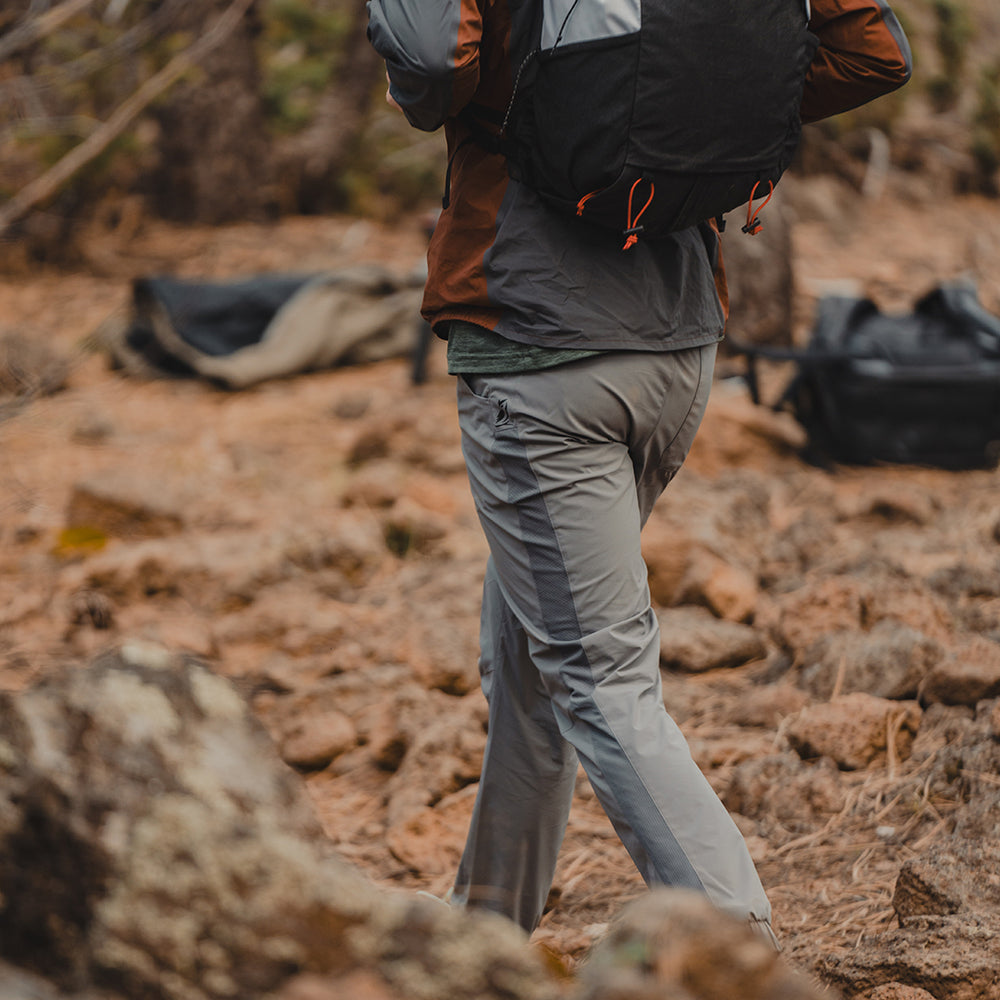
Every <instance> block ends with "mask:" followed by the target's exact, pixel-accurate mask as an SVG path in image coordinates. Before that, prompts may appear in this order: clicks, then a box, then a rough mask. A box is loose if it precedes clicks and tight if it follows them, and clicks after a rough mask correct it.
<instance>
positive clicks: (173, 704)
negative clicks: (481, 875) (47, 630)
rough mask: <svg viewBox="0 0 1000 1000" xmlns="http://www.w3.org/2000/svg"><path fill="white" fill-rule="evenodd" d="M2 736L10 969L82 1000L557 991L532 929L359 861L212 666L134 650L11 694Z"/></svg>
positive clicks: (3, 906)
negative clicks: (290, 988)
mask: <svg viewBox="0 0 1000 1000" xmlns="http://www.w3.org/2000/svg"><path fill="white" fill-rule="evenodd" d="M0 733H2V737H0V959H5V960H7V961H8V962H9V963H11V964H14V965H16V966H19V967H21V968H24V969H28V970H31V971H34V972H36V973H40V974H44V975H45V976H46V977H48V979H50V980H51V981H52V982H54V983H55V984H56V986H58V987H59V988H60V989H62V990H64V991H83V990H91V989H113V990H117V991H119V992H121V993H123V994H125V995H126V996H129V997H136V998H146V997H149V998H164V1000H221V998H227V1000H228V998H234V997H238V998H240V1000H249V998H253V997H258V996H263V995H264V994H266V993H268V992H272V991H275V990H278V989H281V988H282V987H283V984H285V983H286V981H287V980H288V979H289V977H290V976H292V975H293V974H298V973H312V974H315V975H317V976H321V977H327V978H332V979H334V980H336V979H338V978H342V977H346V976H350V974H351V973H352V972H354V971H358V970H362V971H366V972H367V973H368V974H369V976H370V978H372V977H373V979H374V981H376V982H378V983H380V984H382V985H384V987H385V989H384V990H383V992H384V993H385V995H387V996H394V995H396V993H398V994H400V995H403V996H406V997H407V998H414V1000H416V998H426V1000H438V998H440V997H444V996H447V997H450V998H460V997H469V998H472V997H477V998H486V997H497V998H499V997H501V996H503V997H510V996H517V997H520V998H528V997H531V998H537V1000H543V998H548V997H553V996H555V995H556V992H557V991H556V986H555V984H554V980H553V979H552V978H551V976H550V974H549V973H548V972H547V971H546V969H545V968H544V966H543V965H542V963H541V961H540V959H539V958H538V957H537V956H536V955H534V954H533V953H532V952H530V951H529V950H527V949H526V948H525V947H524V938H523V934H522V933H521V932H520V930H519V929H518V928H516V927H515V926H514V925H513V924H510V923H508V922H507V921H504V920H502V919H500V918H497V917H490V916H489V915H469V914H461V913H459V912H456V911H453V910H452V909H450V908H449V907H445V906H441V905H440V904H437V903H434V902H432V901H427V900H423V899H420V898H417V897H413V896H407V895H404V894H401V893H398V894H387V893H382V892H380V891H379V890H377V889H376V887H375V886H374V885H373V884H372V883H370V882H369V881H368V880H367V879H365V878H364V877H362V876H361V875H360V873H358V872H356V871H354V870H353V869H351V868H350V867H349V866H347V865H346V864H345V863H343V862H342V861H340V860H339V859H338V858H337V857H336V856H335V855H334V854H333V852H332V849H331V845H330V842H329V841H328V840H327V838H326V837H325V835H324V833H323V831H322V830H321V828H320V826H319V823H318V821H317V819H316V818H315V814H314V813H313V811H312V807H311V804H310V802H309V799H308V797H307V795H306V794H305V790H304V786H303V785H302V783H301V781H300V779H299V778H298V776H297V775H296V774H295V773H294V772H293V771H292V770H291V769H289V768H288V767H287V766H286V765H285V764H284V763H282V761H281V760H280V759H279V757H278V755H277V752H276V751H275V749H274V746H273V744H272V742H271V740H270V738H269V737H268V735H267V734H266V732H265V731H264V729H263V728H262V727H261V726H260V725H259V724H258V723H257V722H256V720H255V719H254V718H253V716H252V715H251V714H250V712H249V711H248V709H247V707H246V705H245V703H244V701H243V699H242V698H241V697H240V696H239V695H238V694H237V692H236V690H235V689H234V688H233V687H232V686H231V685H230V684H229V682H227V681H225V680H224V679H222V678H220V677H218V676H216V675H214V674H212V673H211V672H209V671H208V670H207V669H205V667H204V666H202V665H200V664H199V663H198V662H197V661H195V660H193V659H190V658H185V657H178V656H172V655H170V654H167V653H166V652H164V651H163V650H161V649H158V648H149V647H126V648H123V649H122V650H121V651H119V652H115V653H111V654H107V655H105V656H103V657H101V658H99V659H98V660H97V661H96V662H94V663H93V664H92V665H91V666H90V667H89V668H86V669H83V668H71V669H67V670H66V671H65V672H63V673H61V674H58V675H54V676H52V677H50V678H49V679H47V680H46V681H44V682H43V683H41V684H40V685H39V686H37V687H35V688H32V689H29V690H27V691H24V692H22V693H19V694H13V693H4V694H0ZM29 995H30V994H29ZM40 995H41V996H44V995H45V994H44V993H42V994H40Z"/></svg>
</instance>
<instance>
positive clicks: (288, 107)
mask: <svg viewBox="0 0 1000 1000" xmlns="http://www.w3.org/2000/svg"><path fill="white" fill-rule="evenodd" d="M893 6H894V9H895V10H896V11H897V13H898V15H899V17H900V20H901V21H902V22H903V24H904V26H905V28H906V30H907V32H908V34H909V36H910V38H911V42H912V44H913V48H914V55H915V74H914V80H913V82H912V83H911V85H910V86H909V87H907V88H905V89H904V90H903V91H901V92H899V93H898V94H896V95H892V96H891V97H889V98H887V99H884V100H882V101H879V102H876V103H875V104H873V105H870V106H868V107H866V108H864V109H862V110H861V111H859V112H856V113H853V114H849V115H844V116H841V117H840V118H838V119H835V120H833V121H831V122H828V123H824V124H823V125H822V126H820V127H818V128H816V129H809V130H807V133H808V134H807V137H806V140H805V141H804V142H803V147H802V153H801V156H800V163H799V164H798V169H799V170H802V171H806V172H809V171H834V172H837V173H840V174H841V175H843V176H844V177H846V178H847V179H849V180H852V181H854V182H857V183H860V178H861V177H862V176H863V174H864V168H865V163H866V162H867V160H869V159H870V158H871V156H872V155H873V151H874V150H875V149H876V147H877V146H881V148H888V150H889V155H890V156H891V159H892V162H893V163H894V164H895V165H896V166H898V167H900V168H902V169H903V170H905V171H908V172H910V173H913V174H915V175H916V174H920V175H921V176H925V177H929V178H930V179H931V182H932V184H933V185H934V189H935V190H936V191H937V193H938V194H939V195H942V196H943V195H950V194H952V193H959V194H964V193H979V194H985V195H990V196H996V195H997V193H998V180H1000V178H998V171H1000V4H998V3H997V0H895V3H894V5H893ZM366 24H367V14H366V10H365V5H364V3H363V2H361V0H0V230H2V231H0V243H2V244H5V245H6V246H7V247H10V246H11V245H13V244H16V245H17V246H18V248H19V251H20V254H21V256H22V257H25V256H26V257H27V258H28V259H32V260H59V259H72V257H73V255H74V246H75V245H76V243H77V241H78V240H79V239H80V238H81V233H86V234H87V238H92V236H93V234H94V233H95V232H99V231H101V229H106V230H121V229H126V230H127V229H128V227H134V226H136V225H138V224H139V223H140V221H141V220H143V219H146V218H150V217H154V218H162V219H166V220H172V221H177V222H185V223H186V222H199V223H209V224H212V223H222V222H231V221H235V220H253V221H259V220H262V219H274V218H277V217H280V216H282V215H284V214H289V213H306V214H310V213H325V212H347V213H355V214H359V215H365V216H370V217H375V218H378V219H380V220H383V221H385V220H391V219H392V218H393V217H395V216H398V215H399V213H405V212H410V211H413V210H415V209H425V208H427V207H430V206H432V205H434V204H435V203H436V202H437V199H438V198H439V197H440V188H441V178H442V176H443V172H444V158H445V152H444V147H443V139H442V137H441V136H440V135H429V136H428V135H424V134H422V133H418V132H414V131H412V130H410V129H409V127H408V126H407V125H406V123H405V121H404V120H403V119H402V117H401V116H400V115H399V114H398V113H395V112H393V111H392V110H391V109H389V108H388V107H387V106H386V105H385V103H384V101H383V94H384V73H383V67H382V65H381V63H380V61H379V59H378V58H377V56H376V55H375V53H374V52H373V51H372V50H371V48H370V46H369V45H368V44H367V41H366V37H365V28H366ZM879 137H881V138H879ZM886 140H887V141H886Z"/></svg>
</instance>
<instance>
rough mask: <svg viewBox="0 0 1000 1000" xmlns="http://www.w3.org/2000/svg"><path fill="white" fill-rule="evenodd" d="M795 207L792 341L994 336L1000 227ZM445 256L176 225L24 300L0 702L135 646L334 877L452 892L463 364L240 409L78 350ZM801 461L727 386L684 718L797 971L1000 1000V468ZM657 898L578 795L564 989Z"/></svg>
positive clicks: (650, 553) (464, 577) (25, 278)
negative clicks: (835, 297)
mask: <svg viewBox="0 0 1000 1000" xmlns="http://www.w3.org/2000/svg"><path fill="white" fill-rule="evenodd" d="M788 188H789V189H790V190H791V197H790V198H789V211H790V214H791V218H792V223H793V225H792V233H793V243H794V249H795V267H796V281H797V288H798V292H797V295H796V298H795V309H794V316H795V321H796V336H797V337H798V338H800V339H801V338H802V337H803V336H804V335H805V332H806V329H807V327H808V324H809V322H810V318H811V315H812V310H813V307H814V305H815V300H816V297H817V295H819V294H821V293H822V292H823V291H825V290H828V289H829V288H831V287H845V283H847V285H848V286H849V287H852V288H855V289H857V290H861V291H864V292H866V293H868V294H871V295H872V296H873V297H874V298H875V299H876V301H877V302H879V304H881V305H883V306H884V307H886V308H906V307H908V306H909V305H911V304H912V302H913V300H914V299H915V297H916V296H918V295H920V294H922V293H923V292H925V291H926V290H928V289H929V288H930V287H932V286H933V285H934V284H935V283H937V282H938V281H941V280H946V279H950V278H953V277H956V276H958V275H968V276H971V277H973V278H974V279H975V280H976V281H977V283H978V285H979V289H980V294H981V296H982V299H983V301H984V303H985V304H986V305H987V306H988V307H989V308H991V309H993V310H994V311H998V310H1000V205H998V204H997V203H995V202H988V201H982V200H976V199H967V200H954V201H949V202H948V203H947V204H946V205H944V206H942V205H941V204H940V203H939V202H937V201H935V197H934V192H933V191H930V192H929V191H926V190H923V189H918V188H912V189H911V188H908V187H906V183H905V179H903V180H901V182H900V187H899V190H900V191H901V192H902V193H901V194H892V193H885V194H883V195H882V196H881V197H879V198H877V199H867V200H865V199H862V198H861V197H859V196H858V195H857V194H855V193H854V191H853V190H852V189H850V188H848V187H846V186H845V185H843V184H841V183H840V182H836V181H833V180H830V179H823V178H819V179H815V180H812V181H809V182H804V181H798V182H793V180H792V179H790V181H789V184H788ZM892 190H894V189H893V188H892V187H891V186H890V191H892ZM730 238H738V236H737V235H736V234H734V235H733V236H732V237H730ZM422 247H423V234H422V229H421V226H420V224H419V221H418V220H413V221H412V222H411V221H407V222H406V223H404V224H401V225H400V226H398V227H395V228H392V229H389V228H385V227H378V226H374V225H372V224H369V223H366V222H359V221H355V220H348V219H313V220H291V221H285V222H282V223H280V224H279V225H276V226H273V227H251V226H247V227H234V228H229V229H223V230H202V229H198V230H178V229H170V228H167V227H162V226H149V227H144V228H142V229H140V230H139V232H138V233H129V234H123V235H122V236H121V237H120V238H118V237H110V238H105V239H104V240H103V242H102V243H101V245H100V247H99V248H97V247H95V251H94V256H93V260H92V261H91V267H90V268H89V269H88V270H87V271H86V273H83V272H81V273H74V274H66V273H58V274H57V273H48V272H40V273H25V274H22V275H17V276H9V277H6V278H4V279H2V280H0V337H3V338H4V341H3V343H4V344H5V345H6V348H7V350H8V351H16V352H18V353H17V364H18V365H19V366H20V368H19V369H18V370H19V371H21V372H22V373H27V374H26V375H24V376H23V377H22V378H20V379H15V378H14V376H12V375H11V374H10V372H11V370H12V369H11V368H8V378H7V382H6V383H4V381H3V373H2V372H0V407H2V409H0V688H3V689H7V690H9V691H20V690H23V689H25V688H27V687H29V686H31V685H33V684H34V683H35V682H37V681H38V680H39V679H41V678H43V677H45V676H48V674H49V673H51V672H52V671H53V670H54V669H55V668H57V667H58V666H59V665H61V664H66V663H70V664H82V663H85V662H87V661H88V660H89V659H91V658H92V657H93V656H95V655H97V654H99V653H101V652H102V651H105V650H107V649H111V648H122V647H123V646H124V647H126V648H132V649H135V648H149V646H148V644H154V645H156V646H160V647H165V648H167V649H169V650H180V651H186V652H189V653H193V654H195V655H196V656H198V657H199V658H201V659H202V660H203V661H204V662H206V663H208V664H209V665H210V666H211V667H212V668H213V669H215V670H216V671H218V672H220V673H222V674H224V675H226V676H227V677H230V678H232V679H233V680H234V681H235V682H236V684H237V686H238V688H239V689H240V690H241V691H242V692H243V693H244V694H245V695H246V697H247V699H248V700H249V702H250V704H251V705H252V707H253V709H254V711H255V713H256V715H257V716H258V717H259V718H260V719H261V720H262V721H263V723H264V725H265V726H266V728H267V729H268V731H269V732H270V733H271V735H272V736H273V738H274V741H275V743H276V745H277V747H278V748H279V750H280V753H281V756H282V757H283V758H284V759H285V760H286V761H287V762H288V763H290V764H291V765H293V767H295V768H296V769H298V770H299V771H300V772H301V773H302V774H303V775H304V776H305V781H306V786H307V789H308V792H309V795H310V797H311V800H312V803H313V805H314V807H315V810H316V812H317V814H318V816H319V818H320V820H321V822H322V825H323V827H324V829H325V831H326V833H327V835H328V836H329V838H330V839H331V840H332V841H333V843H334V844H335V846H336V849H337V852H338V854H339V855H340V857H341V858H343V859H346V860H347V861H349V862H350V863H351V864H353V865H354V866H356V867H358V868H360V869H361V870H362V871H364V872H365V873H367V874H368V875H370V876H371V877H372V878H373V879H374V880H375V881H376V883H378V884H381V885H383V886H392V887H398V888H404V889H414V890H415V889H427V890H430V891H431V892H434V893H441V892H443V891H445V890H446V889H447V887H448V885H449V882H450V878H451V876H452V873H453V871H454V868H455V865H456V862H457V859H458V855H459V851H460V849H461V844H462V840H463V836H464V831H465V825H466V822H467V819H468V816H469V813H470V810H471V805H472V801H473V796H474V794H475V783H476V779H477V773H478V766H479V760H480V756H481V753H482V748H483V744H484V738H485V737H484V730H483V726H484V706H483V702H482V699H481V696H480V695H479V693H478V689H477V676H476V666H475V661H476V649H477V639H476V632H477V615H478V598H479V595H478V589H479V585H480V581H481V575H482V570H483V564H484V559H485V546H484V543H483V540H482V538H481V535H480V532H479V529H478V526H477V523H476V518H475V513H474V510H473V507H472V503H471V499H470V497H469V493H468V489H467V486H466V484H465V479H464V471H463V467H462V460H461V454H460V450H459V443H458V431H457V422H456V418H455V415H454V405H453V393H454V387H453V384H452V381H451V380H450V379H449V377H448V376H447V375H446V374H444V371H443V350H441V349H440V345H439V349H438V350H437V351H436V352H435V353H434V355H433V356H432V358H431V377H430V379H429V381H428V382H427V383H426V384H424V385H421V386H413V385H412V384H410V380H409V368H408V365H407V363H406V361H405V360H398V361H387V362H382V363H379V364H377V365H373V366H369V367H363V368H350V369H341V370H337V371H331V372H322V373H316V374H311V375H306V376H300V377H297V378H293V379H288V380H282V381H274V382H268V383H264V384H262V385H260V386H258V387H256V388H253V389H248V390H244V391H242V392H237V393H227V392H223V391H220V390H217V389H215V388H213V387H211V386H209V385H207V384H203V383H201V382H197V381H186V380H177V381H156V382H147V381H141V380H138V379H134V378H127V377H124V376H122V375H121V374H118V373H116V372H113V371H111V370H109V368H108V365H107V364H106V361H105V359H104V358H103V357H102V356H101V355H100V354H99V353H95V352H94V351H93V350H92V349H91V347H90V346H89V341H88V335H89V334H90V333H91V332H92V331H93V330H94V329H95V328H96V327H97V326H98V324H99V323H101V322H102V321H103V320H104V319H105V318H106V317H107V316H108V315H109V314H110V313H112V312H113V311H114V310H116V309H120V308H121V307H122V306H123V304H124V302H125V300H126V295H127V281H128V279H129V278H130V277H133V276H136V275H140V274H148V273H155V272H158V271H170V272H172V273H175V274H180V275H186V276H192V277H200V278H223V277H228V276H237V275H238V276H245V275H247V274H251V273H258V272H262V271H278V270H297V271H302V270H308V271H312V270H323V269H327V268H336V267H341V266H344V265H345V264H348V263H353V262H355V261H359V260H362V261H364V260H369V261H379V262H382V263H388V264H390V265H391V266H394V267H398V268H399V269H400V270H401V271H402V270H409V269H410V268H412V267H413V266H414V265H415V264H416V263H417V262H418V261H419V259H420V257H421V255H422ZM734 328H738V318H737V320H735V321H734ZM727 364H728V363H727ZM15 374H16V373H15ZM787 374H788V373H787V372H784V371H781V370H774V371H771V372H769V373H768V376H767V378H766V380H765V391H766V394H771V398H773V397H774V395H775V394H776V393H777V391H778V390H780V388H781V386H782V385H783V381H784V379H785V378H786V377H787ZM60 386H61V388H59V387H60ZM802 443H803V439H802V432H801V429H800V428H799V427H798V426H797V425H796V424H795V423H794V421H793V420H792V419H791V418H790V417H789V416H787V415H774V414H771V413H770V412H769V411H768V410H766V409H764V408H756V407H754V406H753V404H752V403H750V401H749V399H748V397H747V394H746V390H745V387H744V386H743V385H742V383H741V382H739V381H738V380H731V379H727V380H720V381H718V382H717V384H716V389H715V393H714V398H713V401H712V403H711V405H710V408H709V412H708V415H707V417H706V420H705V424H704V426H703V429H702V431H701V432H700V435H699V439H698V441H697V442H696V445H695V448H694V451H693V453H692V455H691V458H690V460H689V462H688V464H687V466H686V467H685V469H684V470H683V471H682V473H681V474H680V476H679V477H678V478H677V480H676V481H675V483H674V484H673V485H672V486H671V488H670V491H669V493H668V495H667V496H666V497H665V498H664V500H663V501H662V502H661V504H660V505H659V507H658V508H657V510H656V512H655V513H654V516H653V518H652V520H651V522H650V524H649V526H648V528H647V531H646V535H645V551H646V555H647V561H648V563H649V567H650V583H651V589H652V592H653V596H654V601H655V604H656V607H657V609H658V612H659V614H660V616H661V621H662V624H663V666H664V672H663V676H664V693H665V699H666V703H667V707H668V709H669V710H670V711H671V713H672V714H673V715H674V717H675V718H677V720H678V721H679V722H680V723H681V725H682V727H683V729H684V731H685V733H686V735H687V737H688V739H689V741H690V744H691V748H692V751H693V753H694V756H695V758H696V760H697V761H698V763H699V764H700V765H701V766H702V767H703V768H704V770H705V772H706V773H707V775H708V777H709V779H710V780H711V782H712V784H713V786H714V787H715V788H716V789H717V791H718V792H719V794H720V795H721V796H722V798H723V800H724V801H725V802H726V804H727V806H728V807H729V808H730V810H732V811H733V812H734V813H735V814H736V816H737V818H738V822H739V823H740V826H741V828H742V829H743V831H744V833H745V835H746V836H747V838H748V841H749V844H750V846H751V850H752V852H753V854H754V856H755V858H756V860H757V862H758V864H759V868H760V872H761V876H762V878H763V880H764V883H765V885H766V887H767V889H768V891H769V894H770V896H771V899H772V902H773V905H774V910H775V929H776V930H777V932H778V934H779V936H780V938H781V939H782V941H783V944H784V946H785V955H786V957H787V958H788V959H789V960H790V962H791V963H792V964H793V965H796V966H798V967H799V968H801V969H803V970H804V971H805V972H807V973H808V974H809V975H810V976H811V977H813V978H814V980H815V982H816V983H817V984H820V985H822V986H823V987H825V988H829V989H830V990H831V991H832V990H840V991H842V992H843V994H844V995H845V996H847V997H863V998H870V1000H927V997H928V996H929V997H931V998H932V1000H973V998H980V997H984V998H986V997H1000V979H998V973H997V971H996V970H997V969H998V968H1000V950H998V946H997V944H996V942H997V940H1000V937H998V936H997V935H998V934H1000V916H998V913H1000V909H998V903H1000V884H998V883H997V876H996V872H997V871H998V870H1000V866H998V864H997V862H998V860H1000V856H998V854H997V847H996V845H997V843H998V837H997V835H998V832H1000V503H998V501H997V489H998V486H1000V473H998V472H996V471H971V472H961V473H950V472H943V471H936V470H926V469H914V468H899V467H895V468H892V467H885V468H868V469H849V468H836V469H825V470H824V469H819V468H816V467H814V466H811V465H808V464H806V463H804V462H803V461H802V460H801V458H800V457H799V455H798V448H799V447H800V446H801V444H802ZM137 644H147V646H141V645H137ZM2 763H3V761H2V760H0V764H2ZM641 891H642V886H641V883H640V881H639V879H638V878H637V876H636V874H635V872H634V870H633V868H632V866H631V863H630V861H629V860H628V858H627V856H626V855H625V852H624V850H623V848H622V847H621V846H620V844H619V842H618V841H617V839H616V837H615V836H614V833H613V831H612V830H611V828H610V825H609V824H608V822H607V820H606V819H605V818H604V816H603V814H602V812H601V810H600V808H599V807H598V805H597V803H596V801H595V800H594V797H593V794H592V792H591V790H590V788H589V786H588V784H587V782H586V780H585V778H583V777H582V776H581V778H580V780H579V783H578V790H577V799H576V802H575V806H574V810H573V814H572V817H571V820H570V826H569V831H568V834H567V838H566V842H565V845H564V849H563V853H562V858H561V862H560V866H559V870H558V873H557V876H556V882H555V885H554V887H553V892H552V896H551V899H550V906H549V910H548V912H547V914H546V916H545V917H544V919H543V921H542V925H541V927H540V929H539V930H538V932H537V933H536V936H535V941H536V942H537V943H538V944H540V945H543V946H544V947H545V948H546V949H547V950H548V951H549V952H551V953H552V954H553V955H554V956H555V957H556V959H557V960H558V962H559V963H560V965H561V966H562V967H563V968H565V969H567V970H569V971H571V972H572V971H574V970H575V969H576V968H577V967H578V966H579V964H580V962H581V960H582V959H583V958H584V957H585V956H586V954H587V953H588V950H589V949H590V948H591V946H592V945H593V943H594V942H595V941H596V940H598V939H599V938H600V937H601V936H602V935H603V933H604V932H605V930H606V929H607V926H608V922H609V921H610V920H611V918H612V917H613V916H614V915H615V914H616V913H617V912H618V911H619V910H620V909H621V907H622V905H623V904H624V903H625V902H626V901H627V900H629V899H631V898H632V897H634V896H636V895H638V894H640V893H641ZM892 984H897V985H892ZM921 991H924V992H921Z"/></svg>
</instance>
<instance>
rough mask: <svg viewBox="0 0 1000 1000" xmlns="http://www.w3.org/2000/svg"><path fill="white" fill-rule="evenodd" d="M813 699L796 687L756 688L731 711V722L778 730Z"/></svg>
mask: <svg viewBox="0 0 1000 1000" xmlns="http://www.w3.org/2000/svg"><path fill="white" fill-rule="evenodd" d="M808 701H809V695H807V694H806V692H805V691H803V690H801V689H800V688H797V687H795V686H794V685H792V684H767V685H764V686H761V687H752V688H750V690H748V691H745V692H744V693H743V695H742V696H741V697H740V699H739V700H738V701H737V702H736V703H735V704H734V705H733V706H732V707H731V708H730V709H729V710H728V711H727V713H726V718H727V721H729V722H732V723H733V724H735V725H737V726H762V727H763V728H765V729H776V728H777V727H778V725H779V724H780V722H781V720H782V719H785V718H787V717H788V716H790V715H795V714H796V713H797V712H800V711H802V709H803V708H805V706H806V704H807V703H808Z"/></svg>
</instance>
